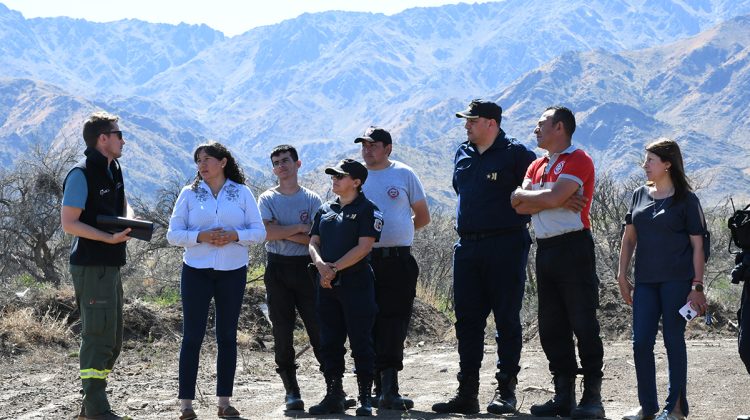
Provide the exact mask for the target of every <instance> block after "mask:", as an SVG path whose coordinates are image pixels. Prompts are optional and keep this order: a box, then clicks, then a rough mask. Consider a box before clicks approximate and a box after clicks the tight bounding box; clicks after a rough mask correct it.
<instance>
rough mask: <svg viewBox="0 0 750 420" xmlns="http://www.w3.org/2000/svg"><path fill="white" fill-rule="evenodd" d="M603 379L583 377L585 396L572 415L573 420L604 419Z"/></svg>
mask: <svg viewBox="0 0 750 420" xmlns="http://www.w3.org/2000/svg"><path fill="white" fill-rule="evenodd" d="M604 417H605V416H604V406H603V405H602V378H592V377H591V376H584V377H583V396H582V397H581V402H580V403H579V404H578V407H576V408H575V409H574V410H573V411H572V412H571V413H570V418H573V419H603V418H604Z"/></svg>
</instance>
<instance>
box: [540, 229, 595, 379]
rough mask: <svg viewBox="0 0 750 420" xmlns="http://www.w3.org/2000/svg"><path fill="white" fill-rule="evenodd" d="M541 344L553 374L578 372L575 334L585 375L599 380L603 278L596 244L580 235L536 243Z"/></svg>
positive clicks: (579, 233)
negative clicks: (598, 314) (598, 311)
mask: <svg viewBox="0 0 750 420" xmlns="http://www.w3.org/2000/svg"><path fill="white" fill-rule="evenodd" d="M536 276H537V293H538V296H539V311H538V317H539V340H540V341H541V343H542V349H543V350H544V353H545V354H546V355H547V360H549V369H550V371H551V372H552V373H553V374H562V375H570V376H575V375H576V373H577V370H578V363H577V362H576V354H575V348H574V344H573V334H575V336H576V338H577V340H578V354H579V356H580V358H581V367H582V368H583V374H584V375H586V376H590V377H594V378H597V377H598V378H601V377H602V367H603V357H604V349H603V346H602V340H601V338H600V337H599V321H598V319H597V318H596V309H597V308H598V307H599V278H598V277H597V275H596V263H595V257H594V241H593V239H592V237H591V232H590V231H588V230H582V231H577V232H570V233H566V234H562V235H559V236H555V237H553V238H548V239H537V254H536Z"/></svg>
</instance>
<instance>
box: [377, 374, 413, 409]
mask: <svg viewBox="0 0 750 420" xmlns="http://www.w3.org/2000/svg"><path fill="white" fill-rule="evenodd" d="M380 381H381V383H382V386H383V387H382V390H383V392H382V395H381V397H380V402H379V403H378V407H379V408H385V409H387V410H410V409H412V408H413V407H414V401H412V400H410V399H408V398H403V397H402V396H401V394H399V393H398V371H397V370H396V369H395V368H388V369H385V370H384V371H382V372H381V373H380Z"/></svg>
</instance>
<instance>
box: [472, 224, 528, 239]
mask: <svg viewBox="0 0 750 420" xmlns="http://www.w3.org/2000/svg"><path fill="white" fill-rule="evenodd" d="M525 227H526V226H513V227H509V228H503V229H495V230H487V231H484V232H464V233H461V232H458V236H459V237H461V239H462V240H464V241H478V240H480V239H485V238H492V237H493V236H500V235H505V234H508V233H514V232H520V231H521V230H522V229H524V228H525Z"/></svg>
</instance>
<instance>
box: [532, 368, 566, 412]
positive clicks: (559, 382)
mask: <svg viewBox="0 0 750 420" xmlns="http://www.w3.org/2000/svg"><path fill="white" fill-rule="evenodd" d="M553 381H554V383H555V396H554V397H552V399H551V400H549V401H547V402H546V403H544V404H535V405H532V406H531V409H530V410H529V411H531V414H533V415H535V416H537V417H555V416H560V417H568V416H570V412H571V410H573V409H574V408H575V406H576V379H575V376H569V375H554V377H553Z"/></svg>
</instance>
